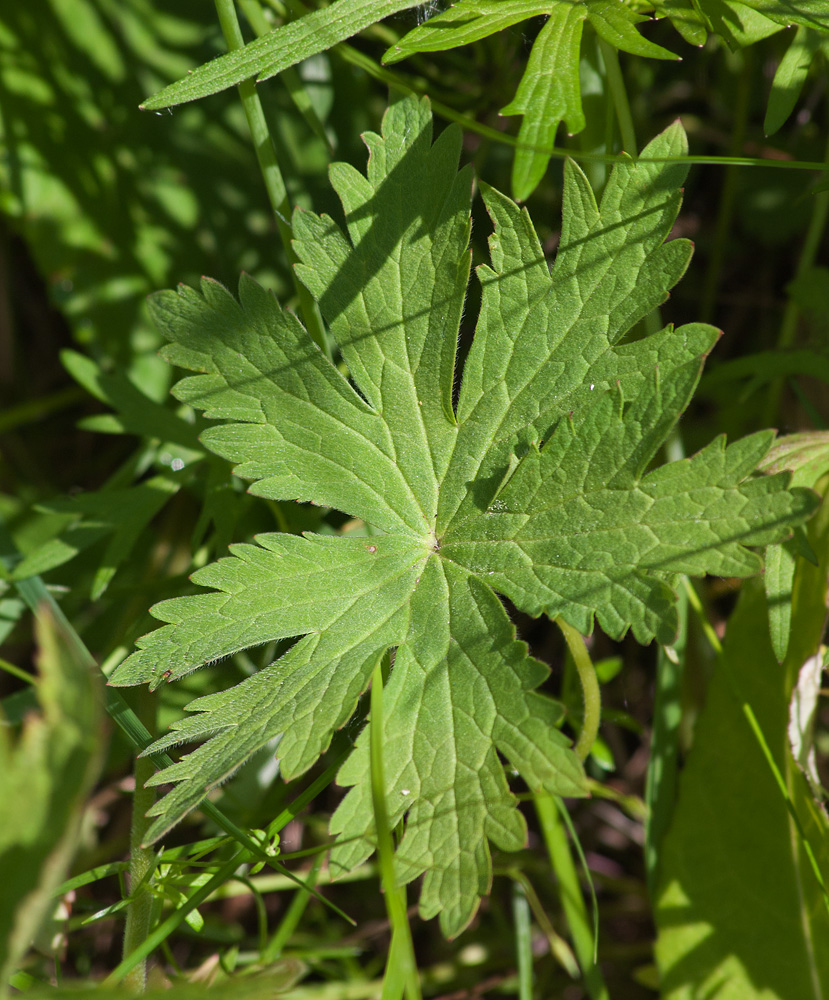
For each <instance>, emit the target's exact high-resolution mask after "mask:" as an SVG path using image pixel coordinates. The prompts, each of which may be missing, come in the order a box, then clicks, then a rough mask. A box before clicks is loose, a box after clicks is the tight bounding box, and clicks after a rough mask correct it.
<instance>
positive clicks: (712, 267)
mask: <svg viewBox="0 0 829 1000" xmlns="http://www.w3.org/2000/svg"><path fill="white" fill-rule="evenodd" d="M734 58H735V59H737V58H741V59H742V60H743V68H742V72H741V73H740V76H739V81H738V87H737V99H736V103H735V107H734V131H733V132H732V135H731V153H732V154H735V155H736V153H737V151H738V150H740V149H742V147H743V145H744V143H745V137H746V128H747V126H748V115H749V108H750V101H751V97H752V86H751V85H752V75H753V74H752V67H753V65H754V59H753V56H752V52H751V49H743V50H742V51H741V52H740V53H739V54H735V55H734ZM738 178H739V173H738V171H737V169H736V168H735V167H727V168H726V171H725V180H724V181H723V189H722V194H721V195H720V204H719V207H718V209H717V225H716V227H715V230H714V245H713V249H712V251H711V257H710V259H709V262H708V268H707V270H706V273H705V282H704V284H703V288H702V303H701V306H700V319H701V320H702V322H704V323H709V322H711V320H712V318H713V317H714V311H715V308H714V307H715V305H716V302H717V292H718V290H719V287H720V279H721V277H722V270H723V263H724V261H725V255H726V248H727V247H728V242H729V240H728V237H729V233H730V232H731V229H732V226H733V221H734V206H735V204H736V198H737V182H738Z"/></svg>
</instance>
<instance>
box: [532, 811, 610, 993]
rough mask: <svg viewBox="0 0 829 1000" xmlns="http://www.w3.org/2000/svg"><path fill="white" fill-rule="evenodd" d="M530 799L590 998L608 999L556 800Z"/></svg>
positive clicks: (593, 935)
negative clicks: (532, 802)
mask: <svg viewBox="0 0 829 1000" xmlns="http://www.w3.org/2000/svg"><path fill="white" fill-rule="evenodd" d="M533 801H534V802H535V808H536V812H537V813H538V819H539V822H540V824H541V832H542V834H543V836H544V841H545V843H546V845H547V853H548V854H549V856H550V863H551V864H552V866H553V870H554V871H555V873H556V878H557V879H558V884H559V893H560V895H561V905H562V908H563V910H564V916H565V918H566V920H567V924H568V926H569V928H570V935H571V937H572V939H573V948H574V950H575V952H576V958H577V959H578V962H579V965H580V967H581V971H582V976H583V977H584V985H585V988H586V990H587V993H588V995H589V996H590V998H591V1000H610V994H609V993H608V990H607V986H606V985H605V981H604V978H603V976H602V972H601V969H600V968H599V966H598V964H597V963H596V960H595V947H596V944H595V942H596V935H595V931H594V929H593V927H591V921H590V918H589V917H588V914H587V907H586V906H585V905H584V897H583V896H582V890H581V885H580V884H579V877H578V873H577V872H576V866H575V864H574V863H573V855H572V853H571V851H570V844H569V843H568V841H567V834H566V832H565V828H564V824H563V822H562V819H561V817H560V816H559V811H558V808H557V806H556V802H555V800H554V799H553V798H552V797H551V796H549V795H535V796H533ZM578 849H579V850H580V848H578ZM594 905H595V904H594Z"/></svg>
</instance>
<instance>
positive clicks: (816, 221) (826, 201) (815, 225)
mask: <svg viewBox="0 0 829 1000" xmlns="http://www.w3.org/2000/svg"><path fill="white" fill-rule="evenodd" d="M824 160H825V162H826V163H827V164H829V142H827V144H826V152H825V153H824ZM827 218H829V191H820V192H818V194H816V195H813V196H812V213H811V215H810V217H809V228H808V229H807V230H806V239H805V240H804V242H803V250H802V251H801V253H800V259H799V260H798V262H797V270H796V271H795V275H794V280H795V281H797V279H798V278H801V277H802V276H803V274H805V272H806V271H807V270H808V269H809V268H810V267H812V266H813V264H814V262H815V257H816V256H817V252H818V250H819V249H820V244H821V240H822V239H823V235H824V232H825V230H826V220H827ZM799 319H800V307H799V306H798V305H797V303H796V302H795V300H794V299H793V298H792V297H791V296H790V297H789V300H788V302H787V303H786V310H785V312H784V313H783V321H782V323H781V324H780V335H779V336H778V338H777V349H778V350H780V351H785V350H787V349H788V348H790V347H791V346H792V344H793V343H794V338H795V334H796V333H797V323H798V320H799ZM782 391H783V379H782V378H777V379H775V380H774V382H772V384H771V385H770V386H769V392H768V396H767V398H766V423H768V424H773V423H775V422H776V420H777V409H778V407H779V405H780V394H781V392H782Z"/></svg>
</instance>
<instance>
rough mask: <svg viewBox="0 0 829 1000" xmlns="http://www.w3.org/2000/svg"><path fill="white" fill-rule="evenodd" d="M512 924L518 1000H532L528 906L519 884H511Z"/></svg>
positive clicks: (531, 945)
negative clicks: (516, 966)
mask: <svg viewBox="0 0 829 1000" xmlns="http://www.w3.org/2000/svg"><path fill="white" fill-rule="evenodd" d="M512 923H513V927H514V929H515V957H516V963H517V965H518V1000H533V943H532V921H531V920H530V904H529V903H528V902H527V897H526V895H525V893H524V889H523V887H522V885H521V883H520V882H513V884H512Z"/></svg>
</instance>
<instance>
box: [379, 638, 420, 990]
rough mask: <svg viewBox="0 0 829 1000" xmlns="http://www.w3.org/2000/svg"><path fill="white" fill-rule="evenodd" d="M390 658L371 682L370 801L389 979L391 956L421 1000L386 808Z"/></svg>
mask: <svg viewBox="0 0 829 1000" xmlns="http://www.w3.org/2000/svg"><path fill="white" fill-rule="evenodd" d="M386 659H387V657H385V656H384V657H381V658H380V659H379V660H378V661H377V666H376V667H375V668H374V674H373V676H372V679H371V710H370V711H371V715H370V718H369V726H370V753H371V799H372V804H373V806H374V826H375V830H376V833H377V855H378V860H379V867H380V880H381V882H382V884H383V894H384V896H385V900H386V912H387V913H388V915H389V923H390V924H391V928H392V947H391V948H390V949H389V962H388V964H387V966H386V976H387V977H389V976H390V975H394V974H395V971H394V970H393V969H392V968H391V966H392V961H391V960H392V956H394V957H395V958H396V960H397V962H399V963H400V965H401V966H402V969H401V970H400V972H401V973H402V978H403V982H404V983H405V995H406V997H407V1000H421V992H420V981H419V979H418V975H417V962H416V959H415V953H414V945H413V943H412V932H411V928H410V927H409V917H408V914H407V913H406V890H405V888H402V887H399V886H398V885H397V880H396V878H395V874H394V841H393V839H392V835H391V829H390V828H389V815H388V809H387V808H386V784H385V776H384V773H383V666H384V662H383V661H384V660H386Z"/></svg>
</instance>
